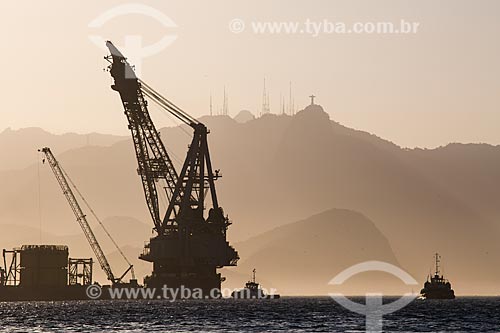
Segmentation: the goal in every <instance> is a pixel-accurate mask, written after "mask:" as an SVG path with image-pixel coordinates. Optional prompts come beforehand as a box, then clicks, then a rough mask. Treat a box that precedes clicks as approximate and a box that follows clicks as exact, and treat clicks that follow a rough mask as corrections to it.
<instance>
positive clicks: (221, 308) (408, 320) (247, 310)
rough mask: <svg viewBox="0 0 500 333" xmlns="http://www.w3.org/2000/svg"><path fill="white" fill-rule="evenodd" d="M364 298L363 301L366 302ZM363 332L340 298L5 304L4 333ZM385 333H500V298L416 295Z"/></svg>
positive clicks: (0, 326)
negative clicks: (419, 297)
mask: <svg viewBox="0 0 500 333" xmlns="http://www.w3.org/2000/svg"><path fill="white" fill-rule="evenodd" d="M358 301H361V299H359V300H358ZM103 331H106V332H108V331H109V332H364V331H365V326H364V317H363V316H361V315H357V314H354V313H351V312H349V311H347V310H345V309H344V308H342V307H341V306H339V305H337V304H336V303H335V302H334V301H333V300H331V299H329V298H327V297H322V298H316V297H314V298H300V297H292V298H282V299H280V300H272V301H271V300H268V301H265V300H211V301H194V300H192V301H191V300H190V301H177V302H173V303H170V302H168V301H149V302H148V301H86V302H17V303H0V332H103ZM384 331H386V332H500V298H495V297H482V298H457V299H456V300H452V301H422V300H415V301H414V302H413V303H411V304H410V305H409V306H407V307H406V308H404V309H402V310H400V311H398V312H396V313H394V314H392V315H387V316H386V317H385V320H384Z"/></svg>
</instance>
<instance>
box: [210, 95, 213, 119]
mask: <svg viewBox="0 0 500 333" xmlns="http://www.w3.org/2000/svg"><path fill="white" fill-rule="evenodd" d="M210 116H213V111H212V92H210Z"/></svg>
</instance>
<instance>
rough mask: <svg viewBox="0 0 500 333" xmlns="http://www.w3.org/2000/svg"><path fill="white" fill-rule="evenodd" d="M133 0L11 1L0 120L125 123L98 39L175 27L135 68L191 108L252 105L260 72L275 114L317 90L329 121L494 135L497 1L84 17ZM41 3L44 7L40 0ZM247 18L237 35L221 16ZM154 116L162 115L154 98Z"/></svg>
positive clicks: (441, 139)
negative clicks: (406, 25) (367, 27)
mask: <svg viewBox="0 0 500 333" xmlns="http://www.w3.org/2000/svg"><path fill="white" fill-rule="evenodd" d="M128 3H129V2H123V1H86V2H85V6H81V5H80V4H79V2H76V1H50V2H46V1H8V2H3V3H2V10H1V11H0V37H1V41H2V52H1V56H0V57H1V58H0V59H1V60H2V65H3V66H2V73H3V78H2V80H1V83H0V85H1V90H2V97H3V103H2V104H3V105H2V112H1V113H0V130H3V129H4V128H7V127H12V128H15V129H17V128H23V127H30V126H38V127H42V128H44V129H46V130H49V131H51V132H55V133H64V132H70V131H72V132H78V133H86V132H102V133H115V134H127V127H126V120H125V117H124V116H123V111H122V107H121V105H120V103H121V102H120V99H119V97H118V96H117V94H116V93H115V92H113V91H112V90H111V89H110V88H109V85H110V83H111V79H110V76H109V73H106V72H104V71H103V68H105V66H106V62H105V60H104V59H103V56H105V55H106V51H105V50H104V49H99V48H98V47H97V46H96V45H94V43H92V42H91V41H90V39H89V35H99V36H102V37H103V38H104V39H110V40H113V41H114V42H115V44H116V45H117V46H118V47H120V46H123V45H124V41H125V38H127V37H126V36H131V35H136V36H141V37H142V43H143V45H145V46H147V45H151V44H154V43H156V42H157V41H158V40H160V39H162V38H163V37H164V36H166V35H169V36H177V38H176V40H175V41H173V42H172V43H171V44H170V45H169V46H167V47H165V48H164V49H162V50H161V51H160V52H158V53H157V54H154V55H151V56H149V57H147V58H144V59H143V62H142V68H141V69H142V75H141V76H142V78H143V79H144V80H145V81H147V82H149V83H150V85H152V86H153V87H155V88H156V89H157V90H158V91H160V92H161V93H163V94H164V95H165V96H166V97H168V98H169V99H170V100H172V101H174V102H175V103H176V104H177V105H179V106H181V107H182V108H183V109H184V110H186V111H187V112H189V113H190V114H192V115H194V116H202V115H205V114H208V113H209V99H210V93H212V95H213V104H214V109H218V108H220V107H221V106H222V94H223V88H224V86H225V87H226V90H227V92H228V96H229V113H230V115H235V114H236V113H237V112H238V111H240V110H242V109H248V110H250V111H252V112H253V113H254V114H258V113H259V112H260V110H261V106H262V89H263V79H264V78H266V83H267V86H268V90H269V94H270V106H271V112H273V113H279V112H280V110H279V105H280V94H282V95H283V96H284V97H285V98H286V99H287V100H288V85H289V81H292V84H293V91H294V97H295V104H296V105H297V106H298V107H299V108H303V107H304V106H306V105H307V104H308V103H309V98H308V96H309V95H311V94H312V93H314V94H315V95H317V99H316V101H317V103H318V104H321V105H322V106H323V107H324V109H325V110H326V111H327V112H328V113H329V114H330V117H331V119H334V120H336V121H338V122H340V123H342V124H344V125H346V126H348V127H353V128H356V129H362V130H365V131H369V132H371V133H374V134H376V135H378V136H380V137H383V138H386V139H389V140H391V141H393V142H395V143H396V144H398V145H401V146H404V147H415V146H420V147H436V146H439V145H444V144H446V143H448V142H486V143H490V144H495V145H496V144H500V131H498V128H499V123H500V63H499V60H500V42H499V41H500V39H499V38H498V36H499V35H500V20H498V17H500V2H498V1H494V0H490V1H480V2H478V1H472V0H471V1H433V0H428V1H411V2H410V1H400V0H393V1H389V0H386V1H352V0H345V1H327V0H325V1H307V2H305V1H303V2H300V3H299V2H298V1H297V2H295V3H293V4H292V2H291V1H284V0H283V1H272V2H271V1H264V0H258V1H252V2H246V3H242V2H239V1H210V2H209V1H182V2H181V1H176V2H174V1H138V2H135V3H136V4H142V5H146V6H149V7H151V8H153V9H155V10H157V11H159V12H161V13H163V15H165V16H166V17H168V18H169V19H170V20H171V21H172V22H173V23H174V25H175V26H171V27H166V26H164V25H163V24H162V23H161V22H159V21H158V20H156V19H155V18H152V17H148V16H145V15H141V14H124V15H120V16H117V17H115V18H113V19H110V20H109V21H107V22H106V23H104V24H103V25H102V26H101V27H89V23H90V22H92V21H93V20H94V19H96V18H97V17H99V16H100V15H101V14H103V13H105V12H106V11H108V10H110V9H112V8H114V7H116V6H119V5H123V4H128ZM49 4H50V5H49ZM235 18H237V19H241V20H243V21H244V22H245V25H246V28H245V30H244V31H243V32H241V33H233V32H231V31H230V29H229V22H231V21H232V20H233V19H235ZM307 19H309V20H311V21H315V22H322V21H323V20H328V21H331V22H347V23H348V24H351V23H352V22H357V21H361V22H381V21H383V22H386V21H388V22H395V23H399V22H400V20H402V19H404V20H406V21H411V22H418V23H419V28H418V32H417V33H415V34H400V35H388V34H367V33H365V34H320V35H318V36H317V37H313V36H311V35H309V34H300V33H298V34H285V33H281V34H270V33H264V34H258V33H255V32H253V31H252V22H289V21H293V22H305V21H306V20H307ZM152 113H153V116H156V117H157V119H158V124H157V126H159V127H160V126H169V125H172V123H171V122H170V121H169V120H168V118H166V117H163V116H161V115H160V114H159V111H157V110H155V109H153V110H152Z"/></svg>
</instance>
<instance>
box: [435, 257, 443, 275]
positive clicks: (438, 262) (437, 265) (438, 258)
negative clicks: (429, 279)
mask: <svg viewBox="0 0 500 333" xmlns="http://www.w3.org/2000/svg"><path fill="white" fill-rule="evenodd" d="M434 256H435V258H436V273H435V275H436V276H439V264H440V262H441V261H440V259H441V256H440V255H439V253H437V252H436V254H435V255H434Z"/></svg>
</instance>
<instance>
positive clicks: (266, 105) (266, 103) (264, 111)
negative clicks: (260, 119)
mask: <svg viewBox="0 0 500 333" xmlns="http://www.w3.org/2000/svg"><path fill="white" fill-rule="evenodd" d="M270 112H271V110H270V107H269V93H268V92H267V90H266V79H265V78H264V91H263V93H262V112H261V113H260V115H261V116H263V115H265V114H268V113H270Z"/></svg>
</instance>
